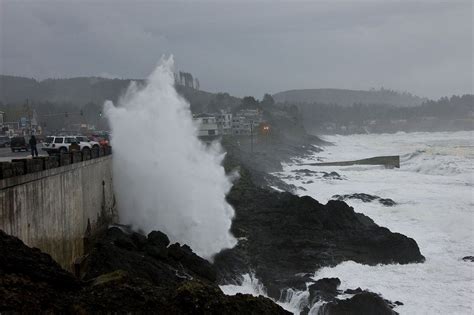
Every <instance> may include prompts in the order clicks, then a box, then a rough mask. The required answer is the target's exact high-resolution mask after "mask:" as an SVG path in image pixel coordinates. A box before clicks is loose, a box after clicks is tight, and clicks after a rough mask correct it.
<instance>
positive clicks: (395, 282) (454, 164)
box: [281, 132, 474, 314]
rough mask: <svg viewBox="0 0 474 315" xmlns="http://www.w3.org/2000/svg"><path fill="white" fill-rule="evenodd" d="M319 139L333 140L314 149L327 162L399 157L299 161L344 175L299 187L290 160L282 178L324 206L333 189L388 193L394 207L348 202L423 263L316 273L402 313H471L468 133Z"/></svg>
mask: <svg viewBox="0 0 474 315" xmlns="http://www.w3.org/2000/svg"><path fill="white" fill-rule="evenodd" d="M325 140H328V141H330V142H333V143H334V144H336V145H335V146H328V147H325V148H324V151H323V152H320V153H318V154H316V156H317V157H319V158H323V159H324V160H326V161H337V160H352V159H360V158H367V157H371V156H378V155H401V168H400V169H384V168H381V167H322V166H320V167H316V166H304V168H308V169H310V170H313V171H336V172H338V173H339V174H341V175H343V176H345V177H346V178H347V180H330V179H329V180H315V181H314V183H310V184H304V183H303V182H306V181H307V180H308V179H309V178H301V179H300V180H296V179H294V178H288V177H285V175H286V176H288V175H294V173H292V172H291V171H292V170H295V169H300V168H302V167H301V166H300V165H295V164H292V165H285V166H284V170H285V171H284V172H282V173H281V175H282V178H285V179H284V180H285V181H286V182H287V183H289V184H294V185H295V186H297V187H299V186H301V187H304V188H305V189H307V191H300V194H301V195H311V196H312V197H314V198H315V199H317V200H319V201H320V202H323V203H324V202H327V201H328V200H329V199H331V197H332V196H333V195H335V194H351V193H358V192H363V193H368V194H373V195H378V196H380V197H382V198H392V199H393V200H395V201H396V202H397V203H398V204H397V205H396V206H394V207H384V206H382V205H380V204H379V203H377V202H374V203H363V202H361V201H359V200H348V201H347V203H349V204H350V205H351V206H353V207H354V209H355V210H356V211H357V212H362V213H364V214H366V215H368V216H369V217H371V218H372V219H373V220H374V221H375V222H376V223H377V224H379V225H381V226H385V227H388V228H389V229H390V230H392V231H393V232H399V233H402V234H405V235H407V236H409V237H412V238H414V239H415V240H416V241H417V243H418V245H419V247H420V250H421V252H422V254H423V255H424V256H425V257H426V262H425V263H423V264H408V265H397V264H395V265H379V266H366V265H361V264H357V263H355V262H351V261H347V262H343V263H341V264H339V265H338V266H336V267H333V268H329V267H328V268H323V269H320V270H318V271H317V272H316V273H315V275H314V278H315V279H319V278H324V277H338V278H340V279H341V282H342V283H341V288H342V289H347V288H352V289H354V288H357V287H361V288H364V289H370V290H372V291H374V292H377V293H380V294H382V295H383V296H384V297H385V298H387V299H389V300H392V301H397V300H398V301H401V302H403V303H404V305H402V306H398V307H397V308H396V311H397V312H399V313H401V314H472V313H473V312H474V304H473V301H474V264H473V263H471V262H466V261H463V260H462V257H464V256H472V255H474V242H473V239H474V238H473V237H474V190H473V187H474V133H473V132H453V133H451V132H438V133H397V134H383V135H352V136H331V137H327V138H326V139H325ZM313 159H314V157H313ZM307 162H309V163H311V162H314V160H312V159H308V160H307Z"/></svg>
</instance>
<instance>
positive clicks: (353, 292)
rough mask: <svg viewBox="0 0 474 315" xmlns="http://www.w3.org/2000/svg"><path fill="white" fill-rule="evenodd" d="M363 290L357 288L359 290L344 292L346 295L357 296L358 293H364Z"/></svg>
mask: <svg viewBox="0 0 474 315" xmlns="http://www.w3.org/2000/svg"><path fill="white" fill-rule="evenodd" d="M362 292H363V290H362V289H361V288H357V289H347V290H345V291H344V293H346V294H357V293H362Z"/></svg>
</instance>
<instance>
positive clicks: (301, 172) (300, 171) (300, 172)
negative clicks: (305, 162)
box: [292, 168, 318, 176]
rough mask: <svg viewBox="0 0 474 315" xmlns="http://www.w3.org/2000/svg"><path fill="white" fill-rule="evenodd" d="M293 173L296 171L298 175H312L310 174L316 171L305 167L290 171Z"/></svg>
mask: <svg viewBox="0 0 474 315" xmlns="http://www.w3.org/2000/svg"><path fill="white" fill-rule="evenodd" d="M292 172H293V173H296V174H298V175H302V176H312V175H315V174H317V173H318V172H316V171H312V170H309V169H307V168H305V169H298V170H293V171H292Z"/></svg>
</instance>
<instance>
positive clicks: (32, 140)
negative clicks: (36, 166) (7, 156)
mask: <svg viewBox="0 0 474 315" xmlns="http://www.w3.org/2000/svg"><path fill="white" fill-rule="evenodd" d="M30 149H31V157H35V156H38V149H37V148H36V137H35V136H34V135H31V138H30Z"/></svg>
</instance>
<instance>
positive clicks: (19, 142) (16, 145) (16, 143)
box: [10, 136, 30, 152]
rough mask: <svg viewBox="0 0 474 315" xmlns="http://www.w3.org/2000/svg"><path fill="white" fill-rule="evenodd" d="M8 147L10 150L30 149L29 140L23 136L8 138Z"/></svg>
mask: <svg viewBox="0 0 474 315" xmlns="http://www.w3.org/2000/svg"><path fill="white" fill-rule="evenodd" d="M10 149H11V150H12V152H16V151H22V150H24V151H29V150H30V144H29V140H28V139H26V137H23V136H19V137H13V138H11V140H10Z"/></svg>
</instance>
